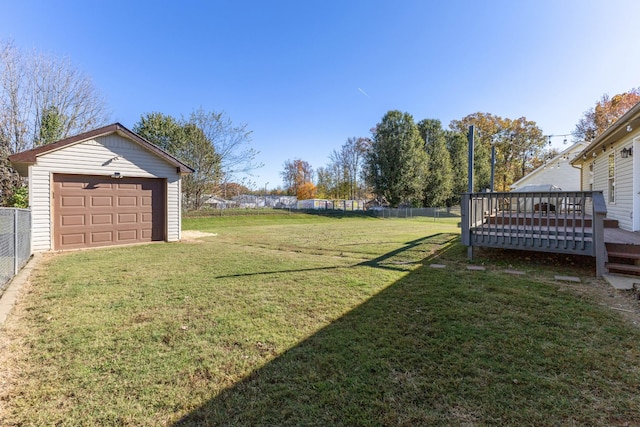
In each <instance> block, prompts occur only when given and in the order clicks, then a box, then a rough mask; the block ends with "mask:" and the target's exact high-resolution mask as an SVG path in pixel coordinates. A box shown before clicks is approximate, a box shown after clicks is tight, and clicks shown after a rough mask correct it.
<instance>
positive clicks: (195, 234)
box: [180, 230, 217, 243]
mask: <svg viewBox="0 0 640 427" xmlns="http://www.w3.org/2000/svg"><path fill="white" fill-rule="evenodd" d="M211 236H217V234H216V233H205V232H203V231H197V230H187V231H185V230H182V235H181V236H180V241H182V242H192V243H193V242H201V240H198V239H199V238H201V237H211Z"/></svg>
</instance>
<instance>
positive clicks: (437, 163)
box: [418, 119, 453, 206]
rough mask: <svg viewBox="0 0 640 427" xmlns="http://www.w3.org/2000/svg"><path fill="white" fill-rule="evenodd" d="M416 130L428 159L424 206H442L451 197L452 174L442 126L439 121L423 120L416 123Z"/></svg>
mask: <svg viewBox="0 0 640 427" xmlns="http://www.w3.org/2000/svg"><path fill="white" fill-rule="evenodd" d="M418 130H419V131H420V136H421V137H422V139H423V141H424V148H425V151H426V152H427V157H428V163H427V169H428V171H429V173H428V174H427V176H426V179H425V188H424V198H423V203H424V206H444V205H445V204H446V201H447V200H448V199H450V198H451V195H452V189H453V172H452V170H451V159H450V157H449V152H448V151H447V145H446V141H445V136H444V130H443V129H442V124H441V123H440V120H435V119H425V120H422V121H421V122H420V123H418Z"/></svg>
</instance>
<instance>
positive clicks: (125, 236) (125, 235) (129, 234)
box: [118, 230, 138, 243]
mask: <svg viewBox="0 0 640 427" xmlns="http://www.w3.org/2000/svg"><path fill="white" fill-rule="evenodd" d="M118 240H119V241H120V242H122V243H124V242H128V241H135V240H138V230H121V231H118Z"/></svg>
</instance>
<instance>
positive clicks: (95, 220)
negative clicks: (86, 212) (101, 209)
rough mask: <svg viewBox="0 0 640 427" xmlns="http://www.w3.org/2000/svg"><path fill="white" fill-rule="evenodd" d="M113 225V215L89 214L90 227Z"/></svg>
mask: <svg viewBox="0 0 640 427" xmlns="http://www.w3.org/2000/svg"><path fill="white" fill-rule="evenodd" d="M105 224H109V225H111V224H113V214H111V213H104V214H91V225H105Z"/></svg>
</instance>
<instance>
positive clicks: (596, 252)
mask: <svg viewBox="0 0 640 427" xmlns="http://www.w3.org/2000/svg"><path fill="white" fill-rule="evenodd" d="M606 213H607V210H606V204H605V202H604V197H603V196H602V192H599V191H551V192H526V193H524V192H523V193H520V192H508V193H507V192H493V193H465V194H464V195H463V201H462V243H463V244H465V245H467V246H468V248H469V252H468V254H469V257H470V258H472V257H473V248H474V247H478V246H479V247H496V248H509V249H519V250H530V251H543V252H555V253H569V254H579V255H588V256H593V257H596V270H597V271H596V274H597V275H601V274H602V273H603V272H604V262H605V257H606V252H605V249H604V217H605V215H606Z"/></svg>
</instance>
